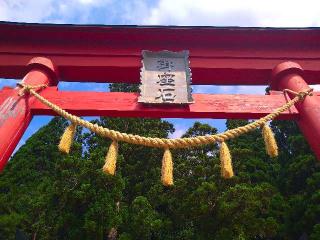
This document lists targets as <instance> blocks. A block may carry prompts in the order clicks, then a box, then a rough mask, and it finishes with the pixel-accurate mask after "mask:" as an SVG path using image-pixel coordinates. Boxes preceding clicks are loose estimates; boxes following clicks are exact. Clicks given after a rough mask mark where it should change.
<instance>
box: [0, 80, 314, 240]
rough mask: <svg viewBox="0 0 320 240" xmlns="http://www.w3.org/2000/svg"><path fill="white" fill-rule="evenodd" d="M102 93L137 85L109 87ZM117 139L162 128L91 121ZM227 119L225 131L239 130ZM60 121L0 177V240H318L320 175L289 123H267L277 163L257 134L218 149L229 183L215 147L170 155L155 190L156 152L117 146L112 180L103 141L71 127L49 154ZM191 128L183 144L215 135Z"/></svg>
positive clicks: (163, 127)
mask: <svg viewBox="0 0 320 240" xmlns="http://www.w3.org/2000/svg"><path fill="white" fill-rule="evenodd" d="M110 89H111V90H112V91H133V92H136V91H137V90H138V89H137V86H130V85H124V84H112V85H111V86H110ZM94 122H96V123H98V124H100V125H102V126H106V127H108V128H111V129H115V130H119V131H122V132H127V133H133V134H139V135H143V136H150V137H168V136H169V134H170V133H172V132H173V131H174V128H173V126H172V124H170V123H168V122H166V121H163V120H159V119H147V118H138V119H133V118H127V119H123V118H100V119H97V120H94ZM246 123H247V121H245V120H228V121H227V123H226V126H227V128H228V129H231V128H235V127H237V126H242V125H244V124H246ZM67 125H68V123H67V122H66V121H65V120H63V119H61V118H54V119H53V120H52V121H51V122H50V123H49V124H48V125H47V126H45V127H43V128H41V129H39V130H38V131H37V132H36V133H35V134H34V135H33V136H32V137H31V138H29V140H28V141H27V142H26V143H25V144H24V145H23V146H22V147H21V148H20V149H19V150H18V151H17V152H16V153H15V155H14V156H13V157H12V159H11V160H10V162H9V164H8V165H7V167H6V168H5V170H4V172H3V173H2V174H1V175H0V240H2V239H6V240H7V239H9V240H10V239H15V236H16V235H17V234H20V235H23V236H26V238H27V239H71V240H72V239H80V240H81V239H101V240H102V239H121V240H133V239H169V240H171V239H172V240H173V239H179V240H180V239H199V240H201V239H218V240H219V239H221V240H224V239H228V240H229V239H292V240H293V239H299V238H301V239H303V238H304V239H307V238H308V239H319V238H320V227H319V226H320V225H319V224H320V207H319V206H320V204H319V203H320V191H319V189H320V168H319V164H318V163H317V162H316V159H315V157H314V155H313V154H312V153H311V151H310V149H309V147H308V144H307V143H306V142H305V140H304V138H303V137H302V135H301V134H300V132H299V130H298V128H297V126H296V124H295V123H294V122H289V121H275V122H273V123H272V124H271V127H272V129H273V131H274V132H275V136H276V139H277V142H278V145H279V153H280V155H279V157H278V158H276V159H271V158H269V157H268V156H267V155H266V153H265V148H264V143H263V140H262V138H261V131H259V130H256V131H254V132H252V133H250V134H247V135H244V136H241V137H239V138H237V139H234V140H230V141H228V146H229V148H230V151H231V154H232V157H233V168H234V172H235V176H234V177H233V178H231V179H227V180H225V179H222V178H221V177H220V162H219V149H218V148H219V146H218V145H217V144H212V145H206V146H203V147H200V148H190V149H179V150H172V155H173V164H174V185H173V186H172V187H164V186H163V185H162V184H161V182H160V174H161V159H162V155H163V150H162V149H156V148H147V147H142V146H135V145H131V144H127V143H122V142H120V143H119V156H118V160H117V168H116V174H115V175H114V176H110V175H106V174H104V173H103V171H102V166H103V165H104V161H105V156H106V153H107V151H108V147H109V146H110V143H111V141H110V140H108V139H104V138H101V137H99V136H97V135H96V134H93V133H90V132H87V131H83V130H82V129H81V128H78V131H77V135H76V138H75V142H74V144H73V145H72V148H71V153H70V155H64V154H61V153H59V152H58V149H57V145H58V143H59V139H60V137H61V135H62V133H63V131H64V129H65V127H66V126H67ZM215 133H217V129H216V128H214V127H211V126H209V125H207V124H201V123H199V122H196V123H195V124H194V125H193V126H192V127H191V128H190V129H188V130H187V131H186V133H185V134H184V136H185V137H192V136H198V135H206V134H215Z"/></svg>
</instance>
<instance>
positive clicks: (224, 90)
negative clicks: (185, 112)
mask: <svg viewBox="0 0 320 240" xmlns="http://www.w3.org/2000/svg"><path fill="white" fill-rule="evenodd" d="M266 87H267V86H244V85H241V86H226V85H219V86H218V85H214V86H212V85H209V86H207V85H195V86H193V93H215V94H264V93H265V89H266Z"/></svg>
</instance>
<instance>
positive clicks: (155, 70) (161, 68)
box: [138, 50, 193, 104]
mask: <svg viewBox="0 0 320 240" xmlns="http://www.w3.org/2000/svg"><path fill="white" fill-rule="evenodd" d="M188 56H189V52H188V51H181V52H171V51H167V50H164V51H160V52H152V51H147V50H143V51H142V57H143V59H142V68H141V86H140V97H139V99H138V102H142V103H150V104H152V103H158V104H161V103H162V104H188V103H193V99H192V96H191V87H190V83H191V72H190V68H189V59H188Z"/></svg>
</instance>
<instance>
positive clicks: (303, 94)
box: [283, 88, 313, 101]
mask: <svg viewBox="0 0 320 240" xmlns="http://www.w3.org/2000/svg"><path fill="white" fill-rule="evenodd" d="M283 92H284V93H286V92H289V93H291V94H294V95H295V96H297V97H298V98H299V100H300V101H302V100H303V99H304V98H305V97H306V96H312V95H313V94H312V92H313V88H309V89H307V90H303V91H300V92H295V91H292V90H290V89H284V90H283Z"/></svg>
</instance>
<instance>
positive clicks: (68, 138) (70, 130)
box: [58, 123, 77, 154]
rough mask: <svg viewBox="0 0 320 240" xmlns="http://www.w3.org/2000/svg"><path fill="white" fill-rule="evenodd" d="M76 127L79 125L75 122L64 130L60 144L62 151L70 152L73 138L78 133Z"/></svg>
mask: <svg viewBox="0 0 320 240" xmlns="http://www.w3.org/2000/svg"><path fill="white" fill-rule="evenodd" d="M76 129H77V125H76V124H74V123H71V124H70V125H69V126H68V127H67V128H66V130H64V133H63V135H62V137H61V140H60V143H59V146H58V148H59V150H60V152H63V153H67V154H68V153H69V152H70V147H71V144H72V142H73V138H74V135H75V133H76Z"/></svg>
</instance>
